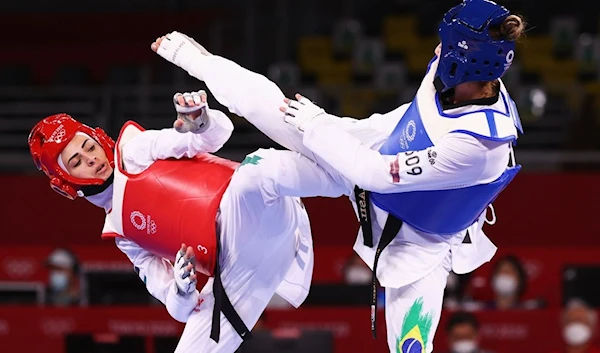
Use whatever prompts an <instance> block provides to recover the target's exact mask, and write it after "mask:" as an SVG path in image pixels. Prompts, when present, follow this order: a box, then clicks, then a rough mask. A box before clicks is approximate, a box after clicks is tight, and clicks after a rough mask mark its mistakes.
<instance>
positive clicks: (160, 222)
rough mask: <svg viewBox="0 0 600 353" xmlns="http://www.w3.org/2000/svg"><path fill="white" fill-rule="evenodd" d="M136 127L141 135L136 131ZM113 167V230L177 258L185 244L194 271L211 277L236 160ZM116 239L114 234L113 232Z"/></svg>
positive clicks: (199, 159)
mask: <svg viewBox="0 0 600 353" xmlns="http://www.w3.org/2000/svg"><path fill="white" fill-rule="evenodd" d="M132 129H135V130H137V131H133V133H132ZM140 130H141V128H140V127H139V126H137V124H133V123H128V124H126V125H125V126H124V127H123V129H122V130H121V134H120V136H119V141H118V142H117V148H116V153H115V158H116V160H117V161H122V159H121V154H120V146H121V145H122V144H121V138H122V137H123V136H127V134H135V133H139V131H140ZM115 164H116V165H117V164H118V167H117V168H116V169H115V177H114V185H113V208H112V211H111V212H110V213H109V215H108V216H107V224H106V225H105V230H107V229H106V228H107V226H109V224H108V223H111V225H112V226H113V227H109V228H113V232H114V233H117V234H118V235H120V236H123V237H125V238H127V239H129V240H131V241H134V242H135V243H137V244H138V245H139V246H141V247H142V248H144V249H145V250H147V251H150V252H152V253H154V254H156V255H158V256H161V257H165V258H167V259H170V260H174V258H175V254H176V252H177V251H178V250H179V249H180V248H181V243H185V244H186V245H189V246H192V247H193V248H194V251H195V253H196V270H197V271H198V272H200V273H203V274H205V275H208V276H212V275H213V272H214V268H215V261H216V260H217V257H216V255H217V234H216V215H217V211H218V209H219V204H220V202H221V198H222V196H223V193H224V192H225V190H226V189H227V186H228V185H229V181H230V180H231V176H232V175H233V172H234V171H235V168H237V166H238V165H239V164H238V163H236V162H232V161H229V160H227V159H223V158H219V157H216V156H213V155H210V154H201V155H198V156H196V157H194V158H183V159H169V160H160V161H156V162H154V163H153V164H152V165H151V166H150V167H149V168H148V169H146V170H145V171H143V172H142V173H140V174H136V175H132V174H128V173H127V172H126V171H124V170H123V168H122V163H115ZM115 235H116V234H115Z"/></svg>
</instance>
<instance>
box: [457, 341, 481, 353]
mask: <svg viewBox="0 0 600 353" xmlns="http://www.w3.org/2000/svg"><path fill="white" fill-rule="evenodd" d="M476 350H477V344H476V343H475V341H472V340H460V341H456V342H454V344H452V352H453V353H471V352H475V351H476Z"/></svg>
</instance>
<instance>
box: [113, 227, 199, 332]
mask: <svg viewBox="0 0 600 353" xmlns="http://www.w3.org/2000/svg"><path fill="white" fill-rule="evenodd" d="M115 243H116V244H117V247H118V248H119V250H121V251H122V252H123V253H124V254H125V255H127V257H128V258H129V261H131V263H132V264H133V267H134V269H135V272H137V274H138V276H139V277H140V279H141V280H142V281H143V282H144V283H145V284H146V289H147V290H148V293H150V294H151V295H152V296H153V297H154V298H156V299H158V300H160V302H161V303H163V304H164V305H165V306H166V307H167V311H168V312H169V315H171V317H173V318H174V319H175V320H177V321H179V322H186V321H187V320H188V318H189V316H190V315H191V313H192V311H193V310H194V308H196V306H197V304H198V298H199V295H200V294H199V293H198V290H196V291H194V292H193V293H191V294H190V295H188V296H182V295H179V294H178V293H177V288H176V284H175V279H174V278H173V275H174V272H173V267H172V266H171V264H170V263H169V262H168V261H167V260H166V259H163V258H161V257H158V256H156V255H154V254H152V253H150V252H148V251H146V250H144V249H143V248H142V247H140V246H139V245H137V244H136V243H134V242H132V241H131V240H128V239H125V238H120V237H116V238H115Z"/></svg>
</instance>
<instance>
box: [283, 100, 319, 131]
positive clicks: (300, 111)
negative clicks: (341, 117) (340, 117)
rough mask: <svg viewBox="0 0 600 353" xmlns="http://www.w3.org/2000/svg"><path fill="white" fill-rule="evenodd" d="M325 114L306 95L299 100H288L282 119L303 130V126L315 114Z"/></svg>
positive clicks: (314, 116)
mask: <svg viewBox="0 0 600 353" xmlns="http://www.w3.org/2000/svg"><path fill="white" fill-rule="evenodd" d="M321 114H325V110H324V109H323V108H321V107H319V106H318V105H316V104H314V103H313V102H311V101H310V100H309V99H308V98H306V97H301V98H300V99H299V100H297V101H295V100H290V102H289V103H288V106H287V108H286V109H285V116H284V117H283V120H284V121H285V122H286V123H288V124H291V125H294V126H295V127H296V128H297V129H298V130H300V131H302V132H304V127H305V126H306V124H308V123H309V122H310V121H311V120H313V119H314V118H316V117H317V116H319V115H321Z"/></svg>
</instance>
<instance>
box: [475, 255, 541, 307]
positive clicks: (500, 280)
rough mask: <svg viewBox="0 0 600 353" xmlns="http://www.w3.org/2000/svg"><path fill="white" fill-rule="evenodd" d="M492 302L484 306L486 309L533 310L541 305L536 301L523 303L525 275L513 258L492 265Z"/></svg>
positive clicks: (515, 258)
mask: <svg viewBox="0 0 600 353" xmlns="http://www.w3.org/2000/svg"><path fill="white" fill-rule="evenodd" d="M490 283H491V285H492V290H493V291H494V300H493V301H492V302H491V303H488V305H486V308H488V309H496V310H511V309H535V308H538V307H540V306H541V305H540V304H539V302H538V301H537V300H535V301H524V300H523V295H524V294H525V291H526V290H527V273H526V272H525V268H524V267H523V264H522V263H521V261H520V260H519V259H518V258H517V257H515V256H513V255H509V256H505V257H503V258H501V259H500V260H498V262H496V264H495V265H494V269H493V270H492V277H491V282H490Z"/></svg>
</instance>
